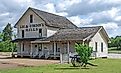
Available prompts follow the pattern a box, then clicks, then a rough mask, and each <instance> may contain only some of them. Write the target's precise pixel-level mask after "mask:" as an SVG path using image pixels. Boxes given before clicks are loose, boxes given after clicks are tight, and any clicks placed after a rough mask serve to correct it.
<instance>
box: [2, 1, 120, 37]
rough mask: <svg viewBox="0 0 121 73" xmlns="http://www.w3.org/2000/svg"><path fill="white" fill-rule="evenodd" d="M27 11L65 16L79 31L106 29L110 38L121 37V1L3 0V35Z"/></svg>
mask: <svg viewBox="0 0 121 73" xmlns="http://www.w3.org/2000/svg"><path fill="white" fill-rule="evenodd" d="M28 7H33V8H37V9H40V10H43V11H47V12H50V13H54V14H57V15H61V16H65V17H67V18H68V19H69V20H70V21H72V22H73V23H74V24H75V25H77V26H78V27H85V26H103V27H104V28H105V30H106V32H107V33H108V35H109V37H115V36H117V35H118V36H121V0H0V31H2V30H3V29H4V27H5V26H6V25H7V23H11V24H12V26H14V25H15V23H16V22H17V21H18V19H19V18H20V17H21V16H22V14H23V13H24V12H25V11H26V10H27V8H28Z"/></svg>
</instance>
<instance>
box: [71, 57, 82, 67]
mask: <svg viewBox="0 0 121 73" xmlns="http://www.w3.org/2000/svg"><path fill="white" fill-rule="evenodd" d="M71 63H72V65H73V66H74V67H79V66H81V63H80V62H79V61H78V59H77V58H72V59H71Z"/></svg>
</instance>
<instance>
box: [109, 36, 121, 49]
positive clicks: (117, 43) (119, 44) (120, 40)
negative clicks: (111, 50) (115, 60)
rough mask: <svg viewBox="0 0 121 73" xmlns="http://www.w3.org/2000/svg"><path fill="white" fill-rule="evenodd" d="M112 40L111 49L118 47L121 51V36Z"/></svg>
mask: <svg viewBox="0 0 121 73" xmlns="http://www.w3.org/2000/svg"><path fill="white" fill-rule="evenodd" d="M110 40H111V43H109V47H117V49H118V50H121V36H116V37H115V38H113V37H112V38H110Z"/></svg>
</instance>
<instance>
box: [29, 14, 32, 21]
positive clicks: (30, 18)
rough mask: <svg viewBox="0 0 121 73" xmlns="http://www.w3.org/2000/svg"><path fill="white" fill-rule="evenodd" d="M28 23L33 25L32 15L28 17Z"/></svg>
mask: <svg viewBox="0 0 121 73" xmlns="http://www.w3.org/2000/svg"><path fill="white" fill-rule="evenodd" d="M29 22H30V23H33V15H32V14H31V15H30V16H29Z"/></svg>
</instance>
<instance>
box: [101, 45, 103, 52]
mask: <svg viewBox="0 0 121 73" xmlns="http://www.w3.org/2000/svg"><path fill="white" fill-rule="evenodd" d="M101 52H103V43H101Z"/></svg>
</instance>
